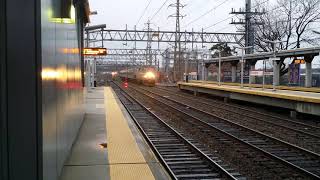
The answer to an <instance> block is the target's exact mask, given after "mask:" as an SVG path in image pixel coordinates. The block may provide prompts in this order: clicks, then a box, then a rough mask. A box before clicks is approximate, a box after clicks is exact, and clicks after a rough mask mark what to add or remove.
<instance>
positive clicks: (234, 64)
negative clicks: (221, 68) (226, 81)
mask: <svg viewBox="0 0 320 180" xmlns="http://www.w3.org/2000/svg"><path fill="white" fill-rule="evenodd" d="M238 63H239V61H233V62H231V81H232V82H233V83H235V82H237V66H238Z"/></svg>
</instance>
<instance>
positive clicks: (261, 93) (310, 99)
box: [178, 82, 320, 104]
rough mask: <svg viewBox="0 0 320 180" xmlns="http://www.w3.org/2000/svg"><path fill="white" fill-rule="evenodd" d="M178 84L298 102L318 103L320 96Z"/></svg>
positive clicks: (204, 84)
mask: <svg viewBox="0 0 320 180" xmlns="http://www.w3.org/2000/svg"><path fill="white" fill-rule="evenodd" d="M178 84H179V85H185V86H193V87H200V88H208V89H216V90H222V91H229V92H236V93H242V94H250V95H257V96H267V97H273V98H279V99H288V100H293V101H300V102H309V103H317V104H319V103H320V98H316V97H307V96H301V95H294V94H280V93H277V92H267V91H256V90H250V89H240V88H237V87H232V88H231V87H225V86H217V85H213V84H207V83H203V84H201V83H183V82H179V83H178Z"/></svg>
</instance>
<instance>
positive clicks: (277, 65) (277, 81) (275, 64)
mask: <svg viewBox="0 0 320 180" xmlns="http://www.w3.org/2000/svg"><path fill="white" fill-rule="evenodd" d="M280 66H281V63H280V61H274V62H273V82H274V85H276V86H279V84H280Z"/></svg>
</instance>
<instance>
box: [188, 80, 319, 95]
mask: <svg viewBox="0 0 320 180" xmlns="http://www.w3.org/2000/svg"><path fill="white" fill-rule="evenodd" d="M189 82H190V83H207V84H218V82H216V81H200V80H190V81H189ZM221 84H222V85H228V86H240V83H232V82H222V83H221ZM244 87H252V88H262V84H244ZM264 88H266V89H272V88H273V86H272V85H265V86H264ZM276 89H279V90H288V91H302V92H313V93H320V88H316V87H310V88H306V87H290V86H276Z"/></svg>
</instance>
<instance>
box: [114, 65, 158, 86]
mask: <svg viewBox="0 0 320 180" xmlns="http://www.w3.org/2000/svg"><path fill="white" fill-rule="evenodd" d="M118 76H119V77H120V78H121V80H122V81H131V82H134V83H138V84H143V85H145V86H155V85H156V82H157V79H158V78H159V75H158V72H157V70H156V69H155V68H154V67H140V68H138V69H126V70H122V71H120V72H119V73H118Z"/></svg>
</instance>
